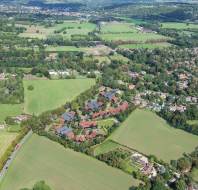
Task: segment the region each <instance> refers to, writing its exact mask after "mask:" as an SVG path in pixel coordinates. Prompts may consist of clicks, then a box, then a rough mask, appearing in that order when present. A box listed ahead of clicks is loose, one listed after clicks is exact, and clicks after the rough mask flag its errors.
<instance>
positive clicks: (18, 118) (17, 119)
mask: <svg viewBox="0 0 198 190" xmlns="http://www.w3.org/2000/svg"><path fill="white" fill-rule="evenodd" d="M12 118H13V119H14V121H15V122H16V123H21V122H22V121H26V120H28V119H29V118H30V115H26V114H22V115H18V116H16V117H12Z"/></svg>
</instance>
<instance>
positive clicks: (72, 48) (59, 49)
mask: <svg viewBox="0 0 198 190" xmlns="http://www.w3.org/2000/svg"><path fill="white" fill-rule="evenodd" d="M45 51H47V52H64V51H85V48H78V47H75V46H48V47H47V48H46V49H45Z"/></svg>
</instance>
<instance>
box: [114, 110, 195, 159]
mask: <svg viewBox="0 0 198 190" xmlns="http://www.w3.org/2000/svg"><path fill="white" fill-rule="evenodd" d="M110 139H112V140H114V141H116V142H119V143H120V144H123V145H126V146H128V147H130V148H133V149H136V150H139V151H141V152H143V153H145V154H148V155H149V154H154V155H156V156H158V157H159V158H160V159H162V160H164V161H166V162H169V161H170V160H171V159H177V158H179V157H181V156H182V154H183V153H184V152H186V153H189V152H191V151H193V149H194V148H195V147H196V146H197V142H198V137H197V136H195V135H192V134H189V133H186V132H184V131H181V130H178V129H174V128H171V127H170V126H169V125H168V124H167V123H166V122H165V121H164V120H163V119H161V118H160V117H158V116H157V115H155V114H154V113H153V112H150V111H146V110H135V111H134V112H133V113H132V114H131V115H130V116H129V117H128V118H127V120H126V121H125V122H124V123H123V124H122V126H121V127H120V128H118V129H117V130H116V131H115V132H114V133H113V134H112V136H110Z"/></svg>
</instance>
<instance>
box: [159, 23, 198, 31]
mask: <svg viewBox="0 0 198 190" xmlns="http://www.w3.org/2000/svg"><path fill="white" fill-rule="evenodd" d="M162 28H167V29H178V30H187V29H198V24H191V23H189V24H187V23H182V22H164V23H162Z"/></svg>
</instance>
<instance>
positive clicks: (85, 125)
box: [79, 121, 97, 129]
mask: <svg viewBox="0 0 198 190" xmlns="http://www.w3.org/2000/svg"><path fill="white" fill-rule="evenodd" d="M79 126H80V127H81V128H83V129H85V128H92V127H96V126H97V122H96V121H81V122H80V123H79Z"/></svg>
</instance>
